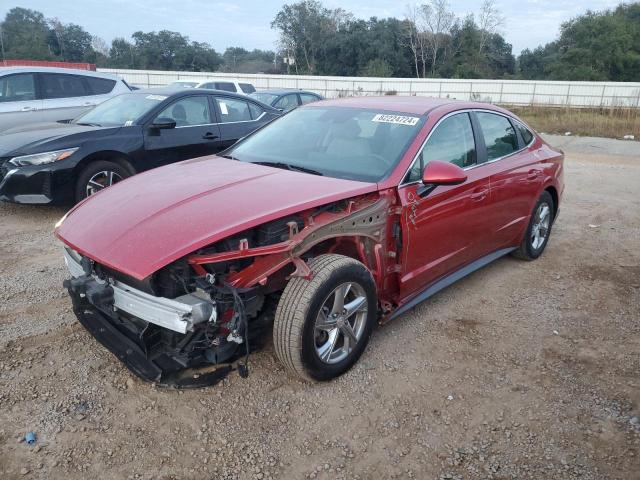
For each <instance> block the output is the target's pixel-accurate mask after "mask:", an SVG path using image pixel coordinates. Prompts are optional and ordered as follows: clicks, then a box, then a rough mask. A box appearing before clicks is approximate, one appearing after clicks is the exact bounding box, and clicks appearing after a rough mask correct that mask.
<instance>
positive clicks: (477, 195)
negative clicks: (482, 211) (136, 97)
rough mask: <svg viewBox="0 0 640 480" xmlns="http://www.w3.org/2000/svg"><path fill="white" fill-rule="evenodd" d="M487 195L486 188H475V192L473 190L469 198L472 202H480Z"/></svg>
mask: <svg viewBox="0 0 640 480" xmlns="http://www.w3.org/2000/svg"><path fill="white" fill-rule="evenodd" d="M487 195H489V189H488V188H483V189H482V190H477V191H475V192H473V193H472V194H471V195H470V196H469V198H471V200H473V201H474V202H480V201H482V200H484V199H485V198H487Z"/></svg>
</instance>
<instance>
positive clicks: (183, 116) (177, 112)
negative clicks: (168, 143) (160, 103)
mask: <svg viewBox="0 0 640 480" xmlns="http://www.w3.org/2000/svg"><path fill="white" fill-rule="evenodd" d="M171 117H172V118H173V119H174V120H175V121H176V125H178V126H184V125H188V123H187V111H186V110H185V108H184V106H182V105H180V104H177V105H174V106H173V108H172V109H171Z"/></svg>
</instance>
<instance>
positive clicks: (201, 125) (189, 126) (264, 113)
mask: <svg viewBox="0 0 640 480" xmlns="http://www.w3.org/2000/svg"><path fill="white" fill-rule="evenodd" d="M266 114H267V112H264V111H263V112H262V113H261V114H260V116H259V117H258V118H256V119H255V120H239V121H237V122H214V123H199V124H197V125H182V126H180V127H176V128H175V130H177V129H178V128H191V127H208V126H209V125H229V124H232V123H249V122H257V121H258V120H260V119H261V118H262V117H264V116H265V115H266Z"/></svg>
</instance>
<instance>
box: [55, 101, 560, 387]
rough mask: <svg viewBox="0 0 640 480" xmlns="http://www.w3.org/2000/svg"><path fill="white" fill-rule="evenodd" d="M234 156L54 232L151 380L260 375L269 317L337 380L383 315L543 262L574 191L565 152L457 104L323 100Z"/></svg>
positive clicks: (126, 187) (282, 351) (288, 355)
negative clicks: (516, 263)
mask: <svg viewBox="0 0 640 480" xmlns="http://www.w3.org/2000/svg"><path fill="white" fill-rule="evenodd" d="M222 157H223V158H220V157H215V156H211V157H208V158H200V159H195V160H190V161H187V162H182V163H178V164H173V165H169V166H167V167H163V168H158V169H155V170H153V171H151V172H147V173H144V174H142V175H138V176H136V177H134V178H132V179H129V180H127V181H125V182H122V183H121V184H119V185H116V186H115V187H113V188H110V189H107V190H105V191H104V192H101V193H100V194H98V195H96V196H95V197H93V198H89V199H88V200H87V201H86V202H85V203H83V204H82V205H79V206H78V207H77V208H75V209H74V210H72V211H71V212H70V213H69V214H68V215H67V216H66V218H64V219H63V220H62V221H61V222H60V223H59V225H58V227H57V229H56V235H57V236H58V238H59V239H61V240H62V242H63V243H64V245H65V251H64V252H65V253H64V256H65V260H66V263H67V265H68V267H69V270H70V272H71V275H72V278H71V279H70V280H68V281H66V282H65V285H66V286H67V288H68V290H69V293H70V295H71V298H72V300H73V305H74V311H75V313H76V315H77V316H78V318H79V320H80V322H81V323H82V324H83V325H84V326H85V327H86V328H87V329H88V330H89V331H90V332H91V333H92V334H93V335H94V336H95V337H96V338H97V339H98V340H99V341H100V342H101V343H103V344H104V345H105V346H106V347H107V348H109V349H110V350H111V351H112V352H114V353H115V354H116V355H117V356H118V358H120V359H121V360H122V361H123V362H124V363H125V364H126V365H127V366H128V367H129V368H130V369H131V370H132V371H134V372H135V373H136V374H138V375H139V376H141V377H142V378H145V379H147V380H151V381H157V382H160V383H171V384H178V385H185V384H187V385H188V384H190V385H194V384H195V385H203V384H209V383H213V382H215V381H217V380H219V379H220V378H221V377H223V376H225V375H226V374H228V373H229V372H230V371H231V370H232V369H233V368H238V369H239V371H240V373H241V374H243V375H246V374H247V369H246V358H245V359H244V360H243V359H242V356H244V355H248V352H249V349H250V348H254V347H259V346H260V344H261V342H263V341H264V338H265V336H266V329H267V328H268V327H269V326H270V325H271V323H273V343H274V349H275V354H276V356H277V357H278V358H279V359H280V361H281V362H282V364H283V365H284V366H285V368H286V369H287V370H288V371H289V372H291V373H293V374H294V375H297V376H298V377H300V378H302V379H305V380H314V381H317V380H329V379H332V378H334V377H336V376H338V375H341V374H342V373H344V372H345V371H347V370H348V369H349V368H350V367H351V366H352V365H353V364H354V363H355V362H356V361H357V359H358V357H360V355H361V354H362V352H363V351H364V349H365V346H366V345H367V342H368V340H369V336H370V334H371V332H372V330H373V327H374V325H375V324H376V323H386V322H388V321H389V320H391V319H394V318H396V317H398V316H400V315H401V314H403V313H404V312H407V311H408V310H410V309H411V308H413V307H414V306H416V305H417V304H419V303H420V302H422V301H423V300H425V299H427V298H429V297H431V296H432V295H434V294H435V293H436V292H438V291H439V290H441V289H442V288H445V287H446V286H448V285H450V284H452V283H453V282H455V281H457V280H459V279H460V278H462V277H464V276H466V275H468V274H470V273H471V272H473V271H475V270H477V269H479V268H481V267H483V266H485V265H487V264H488V263H489V262H492V261H494V260H496V259H498V258H500V257H502V256H504V255H506V254H509V253H512V254H514V255H516V256H517V257H519V258H523V259H526V260H533V259H535V258H538V257H539V256H540V255H541V254H542V252H543V251H544V249H545V247H546V245H547V242H548V241H549V235H550V233H551V228H552V225H553V222H554V220H555V219H556V218H557V214H558V208H559V206H560V200H561V198H562V193H563V189H564V184H563V158H564V156H563V154H562V152H560V151H559V150H556V149H554V148H553V147H551V146H549V145H548V144H547V143H545V142H544V140H542V138H540V136H538V135H537V134H536V133H535V132H534V131H533V129H532V128H531V127H529V126H527V125H526V124H525V123H524V122H523V121H522V120H520V119H519V118H518V117H516V116H515V115H513V114H512V113H510V112H509V111H507V110H504V109H502V108H499V107H496V106H492V105H487V104H481V103H466V102H457V101H454V100H448V99H430V98H420V97H380V98H373V97H364V98H350V99H342V100H330V101H324V102H317V103H312V104H309V105H306V106H304V107H300V108H298V109H296V110H294V111H292V112H290V113H289V114H287V115H284V116H282V117H281V118H279V119H278V120H276V121H274V122H272V123H271V124H270V125H268V126H266V127H265V128H262V129H260V130H258V131H256V132H254V133H253V134H251V135H249V136H247V137H245V138H244V139H243V140H241V141H240V142H238V143H237V144H236V145H234V146H233V147H231V148H230V149H228V150H226V151H225V152H224V153H223V154H222ZM88 226H90V228H88ZM496 273H498V274H499V272H496ZM505 288H509V287H508V285H505ZM523 308H526V307H525V306H523ZM274 317H275V319H274ZM390 340H391V341H393V338H390ZM398 349H399V351H400V350H402V346H401V345H399V346H398Z"/></svg>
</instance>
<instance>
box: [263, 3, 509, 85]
mask: <svg viewBox="0 0 640 480" xmlns="http://www.w3.org/2000/svg"><path fill="white" fill-rule="evenodd" d="M412 22H413V21H412V20H398V19H396V18H386V19H378V18H375V17H373V18H371V19H369V20H361V19H354V18H353V16H352V15H351V14H349V13H346V12H345V11H344V10H342V9H336V10H330V9H327V8H325V7H324V6H323V5H322V4H321V3H320V2H317V1H314V0H303V1H299V2H297V3H293V4H291V5H285V6H283V7H282V9H281V10H280V11H279V12H278V14H277V15H276V18H275V19H274V21H273V22H272V24H271V26H272V27H273V28H275V29H277V30H278V31H279V32H280V47H281V54H282V55H283V56H286V57H289V58H291V57H293V59H294V60H295V63H294V66H293V67H290V70H292V69H293V73H306V74H317V75H340V76H357V75H367V76H393V77H411V76H421V75H423V74H425V73H426V72H427V71H428V72H431V74H432V76H436V77H456V78H478V77H480V78H482V77H488V78H500V77H504V76H511V75H513V74H514V73H515V58H514V57H513V55H512V54H511V45H509V44H508V43H506V42H505V40H504V38H503V37H502V36H500V35H499V34H495V33H494V34H491V33H489V32H483V31H482V30H481V29H480V28H479V27H478V25H477V24H476V23H475V21H474V20H473V17H471V16H470V17H468V18H467V19H466V20H465V21H464V23H463V24H462V25H459V24H458V23H457V22H452V24H453V25H454V26H453V28H452V29H451V31H450V32H448V33H438V34H437V35H438V37H437V38H438V42H437V45H438V46H437V48H435V49H434V50H435V58H437V63H436V62H435V61H434V60H433V57H434V52H433V51H430V52H426V49H425V50H423V55H419V56H418V55H417V57H419V58H414V55H413V52H412V49H411V46H410V42H411V40H410V39H409V38H408V37H409V32H411V31H413V32H415V31H416V30H417V28H416V26H415V23H412ZM421 35H422V37H421V40H422V41H423V42H424V43H428V42H426V40H425V39H426V37H427V36H428V32H422V33H421ZM483 40H484V43H485V44H484V45H483ZM428 57H429V58H428ZM427 62H430V63H429V64H427ZM416 67H417V69H418V72H416Z"/></svg>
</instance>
